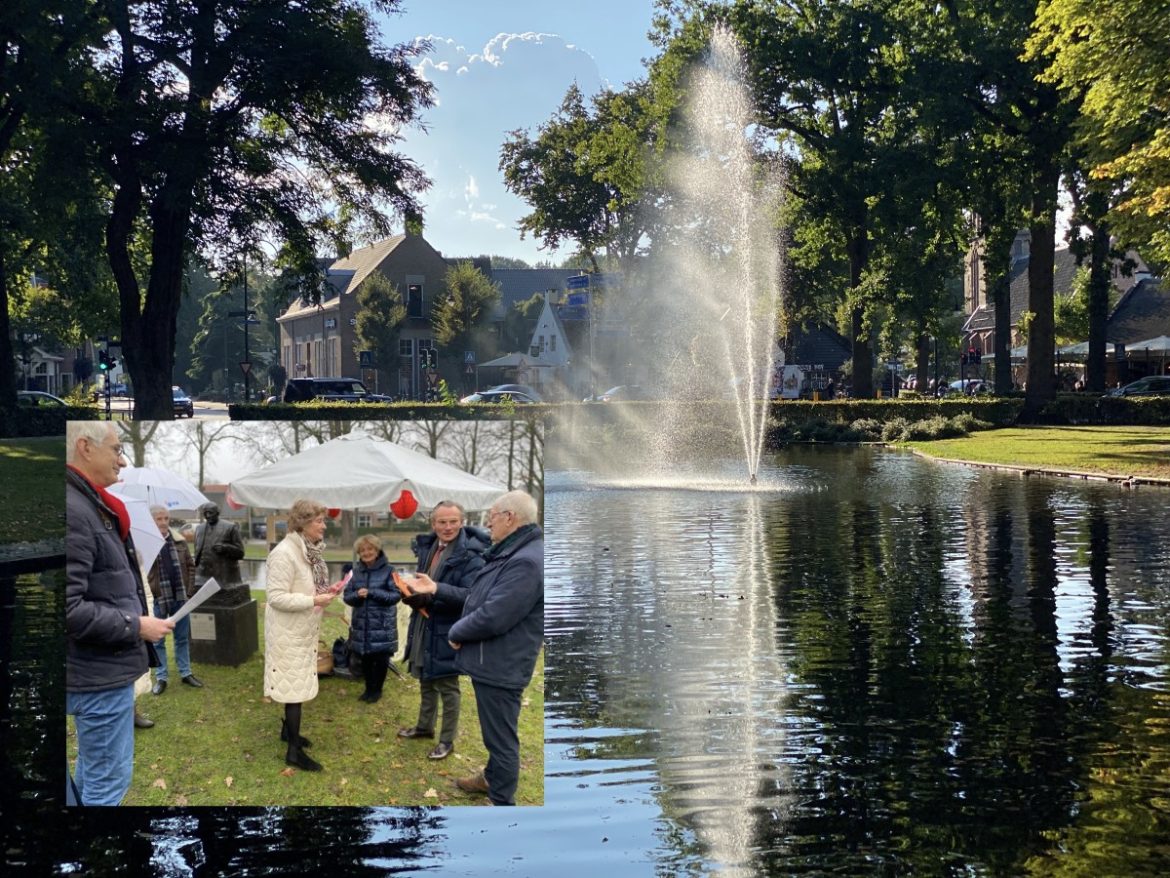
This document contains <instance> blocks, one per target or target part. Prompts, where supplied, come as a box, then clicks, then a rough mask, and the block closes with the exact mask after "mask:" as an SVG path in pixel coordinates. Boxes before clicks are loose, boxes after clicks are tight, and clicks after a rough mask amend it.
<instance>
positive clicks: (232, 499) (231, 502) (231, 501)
mask: <svg viewBox="0 0 1170 878" xmlns="http://www.w3.org/2000/svg"><path fill="white" fill-rule="evenodd" d="M223 499H224V500H226V501H227V505H228V506H230V507H231V508H232V509H243V508H244V504H243V503H237V502H236V498H235V497H233V496H232V489H231V488H228V489H227V491H225V492H224V495H223Z"/></svg>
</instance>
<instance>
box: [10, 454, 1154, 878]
mask: <svg viewBox="0 0 1170 878" xmlns="http://www.w3.org/2000/svg"><path fill="white" fill-rule="evenodd" d="M715 469H716V470H717V472H715V473H714V474H713V477H712V478H710V479H706V478H696V477H694V476H690V477H687V478H686V479H682V480H671V479H661V480H658V479H654V478H640V479H638V480H626V479H622V478H618V477H613V476H610V475H599V474H597V473H587V472H549V473H548V474H547V484H546V514H545V523H546V530H547V532H548V543H547V557H546V579H547V603H546V608H547V609H546V636H547V658H546V726H545V729H546V746H545V769H546V785H545V802H546V804H545V806H544V807H541V808H529V809H510V810H504V811H501V810H499V809H481V808H475V809H458V808H449V809H444V810H426V809H371V810H352V809H350V810H342V809H287V810H280V809H271V810H255V809H253V810H242V811H227V810H211V809H203V810H200V809H187V810H175V811H159V810H143V809H133V810H130V809H127V810H123V811H102V810H99V809H90V810H89V811H87V812H85V813H84V814H83V815H82V819H81V820H80V821H75V820H74V819H73V818H72V815H71V818H70V825H71V826H73V831H71V832H69V833H66V834H65V835H64V837H62V836H61V834H60V833H59V832H58V833H55V835H54V839H55V841H54V844H55V847H54V848H53V849H52V851H53V855H54V861H55V862H56V864H57V871H58V872H72V873H77V874H81V873H82V872H85V873H87V874H118V873H119V869H125V864H126V863H144V862H150V863H152V864H153V871H154V873H155V874H159V875H176V876H177V875H235V874H244V873H246V874H250V875H292V874H307V873H312V872H313V871H314V870H315V869H317V868H320V869H322V870H329V871H331V872H334V873H336V874H353V875H371V876H372V875H388V874H396V873H408V874H418V873H420V872H433V873H434V874H443V875H483V874H492V873H503V874H511V875H547V874H551V873H554V871H555V873H556V874H558V875H561V876H575V875H590V876H592V875H598V874H604V875H606V876H607V878H617V876H627V875H628V876H643V875H663V874H692V875H699V874H710V873H715V872H718V873H719V874H722V875H734V876H783V875H800V874H808V875H824V874H835V875H964V876H967V875H1025V874H1032V875H1082V874H1083V875H1099V876H1106V875H1126V876H1154V875H1163V874H1167V872H1170V842H1168V841H1167V840H1168V839H1170V624H1168V623H1170V572H1168V571H1170V529H1167V528H1166V527H1165V524H1164V523H1165V520H1166V516H1165V511H1164V509H1165V506H1166V502H1167V500H1168V499H1170V493H1168V492H1167V491H1165V490H1162V489H1154V488H1142V489H1139V490H1125V489H1123V488H1120V487H1117V486H1114V485H1105V484H1099V483H1086V482H1080V481H1061V480H1054V479H1043V478H1035V477H1029V478H1022V477H1019V476H1015V475H1003V474H997V473H991V472H987V471H982V470H973V469H966V468H962V467H954V466H944V465H936V464H931V463H928V462H924V461H922V460H919V459H917V458H914V457H912V456H909V455H903V454H896V453H890V452H886V451H881V450H876V449H831V448H830V449H816V448H809V447H803V448H794V449H790V450H786V451H784V452H782V453H780V454H776V455H772V456H771V457H769V458H768V459H766V461H765V464H764V466H763V468H762V470H761V474H760V486H759V487H758V488H757V489H756V490H753V491H749V490H745V489H744V487H745V486H743V485H740V484H737V483H735V482H734V481H730V482H729V481H726V480H724V479H723V478H722V476H723V469H724V468H723V467H716V468H715ZM735 469H736V467H735V465H734V463H733V462H728V463H727V466H726V472H727V473H731V472H734V470H735ZM25 592H28V594H29V595H31V596H35V598H36V599H37V600H38V601H40V602H41V606H40V607H39V608H38V609H36V610H35V611H31V612H29V613H28V616H27V618H26V622H27V621H32V620H35V619H39V618H42V617H44V616H45V615H46V614H49V613H53V612H57V613H59V612H60V607H59V606H58V605H57V604H54V603H53V601H54V600H56V598H53V597H52V595H51V594H50V593H48V592H47V591H46V590H45V589H44V588H43V587H42V586H40V585H35V586H34V585H28V586H26V587H25ZM22 594H23V593H22ZM16 642H17V644H18V645H19V646H18V651H19V652H20V653H21V654H22V655H25V656H26V659H25V660H26V661H35V659H33V658H31V657H32V656H35V655H39V654H41V653H42V652H43V651H44V650H45V649H56V650H60V648H61V647H60V643H59V637H57V636H56V635H55V633H54V632H53V631H51V630H49V629H46V628H45V627H44V626H40V627H38V626H37V625H35V624H34V625H32V627H30V628H26V630H23V631H18V634H17V637H16ZM54 679H55V681H56V682H55V683H54V684H53V685H49V684H46V685H44V686H43V687H40V688H39V689H38V694H37V696H36V699H32V698H31V696H30V697H28V698H26V700H25V701H24V702H21V707H22V710H32V712H33V714H35V715H36V716H39V717H40V720H39V721H37V720H30V719H27V718H25V719H19V718H18V725H20V724H21V723H23V726H22V728H23V729H24V730H25V731H24V732H22V733H21V734H23V735H24V736H25V738H26V739H32V738H35V735H34V734H33V732H32V730H33V729H34V728H37V727H39V724H43V721H44V717H45V716H46V715H48V716H49V717H54V718H55V717H57V716H59V715H60V714H59V711H60V706H59V705H60V702H61V701H62V700H63V699H61V697H60V694H59V691H55V690H59V687H60V678H59V677H56V678H53V676H52V675H49V680H50V682H52V681H53V680H54ZM49 738H50V739H52V736H51V735H50V736H49ZM40 748H41V749H40V750H36V747H35V746H31V745H30V748H29V749H31V750H34V751H36V752H42V751H43V752H49V753H50V755H49V757H47V758H45V759H44V760H42V762H43V766H41V763H39V762H37V761H36V760H35V759H34V760H32V763H31V764H32V765H33V766H34V769H35V771H34V773H43V772H47V771H49V769H50V768H51V765H52V764H53V762H54V761H59V758H58V757H59V754H60V752H61V751H60V749H59V747H58V746H57V745H56V741H55V740H50V741H49V742H46V741H42V742H41V744H40ZM25 762H26V764H27V763H29V760H28V758H26V759H25ZM10 768H11V767H10ZM30 784H31V792H29V789H30ZM24 789H25V790H26V792H24V793H21V795H22V796H29V797H30V798H31V803H32V805H31V809H29V810H18V812H17V813H18V815H19V816H18V819H17V820H16V821H15V825H14V826H10V828H9V830H8V834H9V838H8V839H6V842H7V843H8V844H9V845H11V844H13V842H12V838H15V837H18V836H19V835H20V834H21V833H22V832H26V831H27V832H28V833H31V834H32V836H33V837H35V838H44V837H45V835H47V834H48V831H49V830H47V829H45V828H43V827H42V826H40V825H38V824H37V821H38V820H39V819H41V818H43V816H44V814H43V813H42V811H40V810H38V808H41V807H42V806H40V805H38V804H37V802H38V801H39V800H40V798H43V795H44V792H43V790H42V791H41V792H37V790H38V789H40V788H39V787H37V784H36V783H35V782H31V781H30V782H28V783H26V785H25V788H24ZM6 796H9V793H6ZM26 804H27V803H23V802H22V803H21V808H22V809H23V808H25V805H26ZM11 806H12V801H11V798H9V799H8V800H7V801H6V802H5V806H4V813H5V814H8V813H10V808H11ZM25 815H27V816H25ZM38 815H39V816H38ZM56 819H57V820H58V821H59V820H60V819H62V818H60V817H57V818H56ZM6 822H7V821H6ZM42 822H44V821H43V820H42ZM59 825H60V824H58V826H59ZM38 833H39V835H38ZM26 849H27V845H26V846H25V847H24V848H22V850H26ZM8 850H12V848H11V847H9V848H8Z"/></svg>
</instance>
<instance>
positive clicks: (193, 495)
mask: <svg viewBox="0 0 1170 878" xmlns="http://www.w3.org/2000/svg"><path fill="white" fill-rule="evenodd" d="M110 493H112V494H116V495H117V496H119V497H121V498H123V499H125V498H127V497H133V498H135V499H138V500H145V501H146V502H147V504H148V505H150V506H164V507H166V508H167V509H183V510H189V511H191V512H194V511H196V510H197V509H199V507H200V506H202V505H203V504H204V503H207V502H209V501H208V499H207V498H206V497H204V496H203V494H202V493H201V492H200V491H199V490H197V489H196V488H195V486H194V485H192V484H191V483H190V482H189V481H187V480H186V479H184V478H183V477H182V476H179V475H176V474H175V473H173V472H171V471H170V470H169V469H161V468H159V467H155V466H128V467H126V468H125V469H124V470H122V472H121V474H120V475H119V477H118V482H117V483H116V484H114V485H113V486H111V487H110Z"/></svg>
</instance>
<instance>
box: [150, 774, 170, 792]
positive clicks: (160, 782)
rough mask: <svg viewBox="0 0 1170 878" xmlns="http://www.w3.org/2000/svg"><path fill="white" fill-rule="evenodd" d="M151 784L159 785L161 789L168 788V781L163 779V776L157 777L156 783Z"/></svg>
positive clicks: (153, 785)
mask: <svg viewBox="0 0 1170 878" xmlns="http://www.w3.org/2000/svg"><path fill="white" fill-rule="evenodd" d="M151 786H152V787H158V788H159V789H160V790H165V789H166V788H167V782H166V781H165V780H163V779H162V778H161V777H159V778H155V781H154V783H152V784H151Z"/></svg>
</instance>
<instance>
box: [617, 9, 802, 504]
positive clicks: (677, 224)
mask: <svg viewBox="0 0 1170 878" xmlns="http://www.w3.org/2000/svg"><path fill="white" fill-rule="evenodd" d="M746 82H747V78H746V68H745V65H744V62H743V58H742V56H741V53H740V49H739V45H738V43H737V42H736V40H735V38H734V36H732V34H731V33H730V32H729V31H727V30H725V29H719V28H717V29H716V30H715V31H714V33H713V35H712V37H711V42H710V48H709V50H708V52H707V55H706V58H705V59H704V63H703V64H702V65H700V66H698V67H697V68H696V70H695V71H694V73H693V75H692V77H691V79H690V80H689V85H688V90H689V100H688V103H687V111H686V117H685V119H686V124H685V132H686V133H685V138H686V139H685V142H684V145H683V149H682V151H681V152H682V155H681V156H680V157H679V158H678V159H676V160H675V161H673V162H672V164H671V165H670V167H669V169H668V177H669V180H670V188H671V197H670V199H669V202H670V204H671V207H670V208H669V212H670V216H669V218H668V221H667V226H668V227H669V228H671V229H673V230H675V231H676V232H678V233H679V235H678V238H677V242H675V243H673V244H672V245H661V244H658V242H656V248H655V253H654V255H653V256H651V258H650V260H649V261H650V264H651V265H650V269H649V270H648V271H647V272H646V276H647V277H649V278H651V279H652V280H651V282H650V283H649V284H642V285H640V286H639V299H640V300H641V302H640V304H641V306H642V308H641V318H642V319H641V321H639V320H637V319H634V320H630V319H629V318H628V317H627V318H626V322H627V324H628V325H630V326H631V330H632V332H633V334H634V335H635V337H637V338H638V339H639V350H640V352H641V353H642V354H643V355H644V356H645V357H646V359H647V362H649V363H653V364H657V368H658V371H659V373H660V374H659V375H658V377H657V381H658V383H659V384H660V385H661V386H662V387H663V389H664V391H665V398H666V399H669V400H675V401H678V402H679V405H678V407H677V410H675V411H673V412H668V413H667V415H666V421H667V422H666V423H660V424H656V425H655V427H656V428H658V427H660V428H662V429H659V430H657V432H658V433H659V435H661V436H662V437H663V444H673V443H676V442H677V441H678V437H679V436H680V435H684V434H685V433H687V432H689V431H688V430H686V429H685V427H684V422H685V420H686V419H688V418H690V417H692V410H691V402H693V401H694V400H695V399H696V398H706V399H728V398H732V399H734V403H735V421H736V424H735V426H736V427H737V432H738V441H739V443H740V444H741V446H742V450H743V461H744V465H745V467H746V470H747V473H746V478H747V481H748V483H749V485H750V486H752V487H753V488H754V487H757V486H758V487H763V486H760V485H759V480H758V474H759V469H760V458H761V454H762V452H763V446H764V432H765V425H766V422H767V413H768V404H769V396H770V395H771V394H770V391H771V387H772V375H773V371H774V368H775V364H776V359H777V353H778V351H777V348H776V342H775V339H776V336H777V330H778V320H779V315H780V303H781V261H782V253H781V245H780V235H779V233H778V228H777V223H778V216H779V207H780V201H781V185H780V183H781V179H780V174H779V173H778V171H777V170H776V169H775V167H771V166H769V165H768V164H767V163H766V162H763V161H761V158H760V153H761V150H760V148H759V147H760V144H759V141H758V139H757V138H755V137H754V136H753V109H752V99H751V95H750V93H749V90H748V88H747V85H746ZM657 456H658V457H659V459H660V460H676V459H677V454H675V453H672V452H671V451H670V450H669V449H666V448H662V449H660V453H659V454H658V455H657ZM739 487H740V488H741V489H742V488H743V481H742V480H741V481H739Z"/></svg>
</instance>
